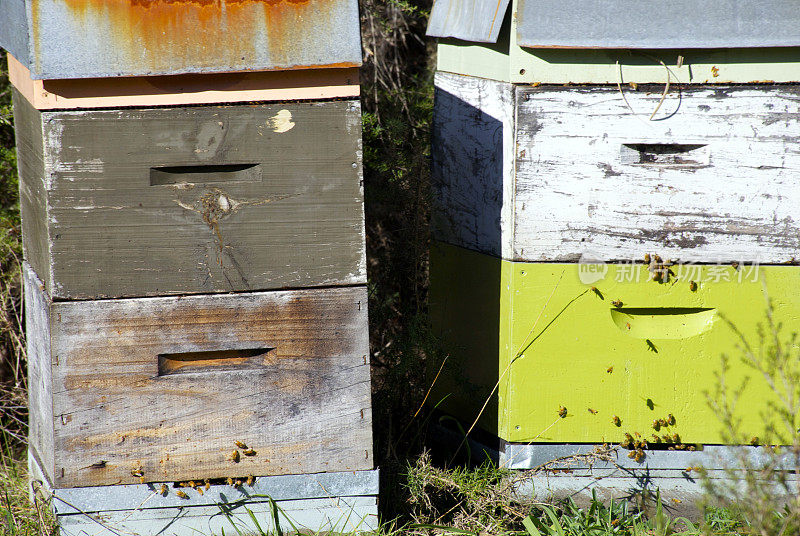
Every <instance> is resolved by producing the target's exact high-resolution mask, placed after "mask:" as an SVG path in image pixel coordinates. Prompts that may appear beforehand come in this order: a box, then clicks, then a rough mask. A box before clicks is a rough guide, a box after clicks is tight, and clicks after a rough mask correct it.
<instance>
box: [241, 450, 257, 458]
mask: <svg viewBox="0 0 800 536" xmlns="http://www.w3.org/2000/svg"><path fill="white" fill-rule="evenodd" d="M243 454H244V455H245V456H255V455H256V454H258V453H257V452H256V451H254V450H253V449H247V450H245V451H244V452H243Z"/></svg>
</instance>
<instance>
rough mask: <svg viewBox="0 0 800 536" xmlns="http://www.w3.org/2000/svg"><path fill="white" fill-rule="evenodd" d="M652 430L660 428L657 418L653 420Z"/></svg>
mask: <svg viewBox="0 0 800 536" xmlns="http://www.w3.org/2000/svg"><path fill="white" fill-rule="evenodd" d="M653 430H655V431H656V432H658V431H659V430H661V422H660V421H659V420H658V419H656V420H654V421H653Z"/></svg>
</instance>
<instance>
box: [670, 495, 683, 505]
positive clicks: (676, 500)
mask: <svg viewBox="0 0 800 536" xmlns="http://www.w3.org/2000/svg"><path fill="white" fill-rule="evenodd" d="M672 502H674V503H675V504H681V503H682V502H683V501H682V500H680V499H676V498H675V497H672Z"/></svg>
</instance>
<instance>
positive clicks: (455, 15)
mask: <svg viewBox="0 0 800 536" xmlns="http://www.w3.org/2000/svg"><path fill="white" fill-rule="evenodd" d="M508 2H509V0H435V3H434V4H433V9H432V10H431V17H430V21H429V22H428V32H427V34H428V35H430V36H433V37H455V38H457V39H463V40H465V41H476V42H479V43H496V42H497V37H498V35H499V34H500V26H501V25H502V22H503V17H504V16H505V14H506V11H507V10H508Z"/></svg>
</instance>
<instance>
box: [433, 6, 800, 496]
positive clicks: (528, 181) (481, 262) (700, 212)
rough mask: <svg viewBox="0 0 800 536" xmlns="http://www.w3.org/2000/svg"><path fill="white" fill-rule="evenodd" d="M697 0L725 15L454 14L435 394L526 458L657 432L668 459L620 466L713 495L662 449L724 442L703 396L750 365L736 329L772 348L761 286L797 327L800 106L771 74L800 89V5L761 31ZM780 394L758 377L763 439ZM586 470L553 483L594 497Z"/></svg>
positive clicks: (444, 70) (442, 158)
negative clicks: (766, 416) (441, 351)
mask: <svg viewBox="0 0 800 536" xmlns="http://www.w3.org/2000/svg"><path fill="white" fill-rule="evenodd" d="M687 4H692V6H693V7H692V8H691V11H692V13H696V14H697V18H701V17H703V13H705V12H706V11H704V10H705V9H706V8H707V7H709V6H707V5H706V4H709V3H704V2H695V3H692V2H688V3H687V2H677V3H674V5H673V4H670V5H669V6H661V4H659V6H657V8H656V7H654V6H652V5H649V4H648V3H647V2H644V3H642V5H641V6H640V5H639V4H637V6H635V8H631V7H630V6H629V5H628V4H627V3H622V2H619V3H617V2H610V3H609V2H604V3H603V4H602V6H603V9H604V10H605V11H603V15H602V16H600V15H597V14H596V13H595V11H594V10H595V9H596V8H597V9H599V7H598V6H599V5H600V3H597V2H591V1H584V2H572V3H570V2H567V5H564V3H563V2H559V3H555V2H543V3H542V2H537V3H536V4H535V5H534V3H533V2H527V1H525V0H518V1H514V2H512V4H511V6H510V9H509V13H508V15H507V16H506V18H505V20H503V15H504V13H505V11H506V7H507V6H508V3H507V2H505V3H504V2H469V3H465V2H455V1H449V0H438V1H437V3H436V4H435V6H434V9H433V12H432V16H431V23H430V27H429V33H431V34H433V35H436V36H440V37H442V38H443V39H442V40H440V42H439V49H438V50H439V55H438V72H437V74H436V78H435V85H436V96H435V99H436V100H435V110H434V127H433V142H432V143H433V187H434V192H435V206H434V210H433V215H432V227H433V238H434V242H433V244H432V246H431V313H432V321H433V325H434V328H435V330H436V332H437V334H438V335H439V336H440V337H441V339H442V341H443V344H444V346H445V349H446V350H447V352H448V354H449V358H448V361H447V363H446V365H445V369H444V371H443V372H442V375H441V376H440V377H439V380H438V381H437V384H436V387H435V389H434V390H435V395H436V396H435V397H434V399H433V400H434V402H439V401H440V400H443V402H442V403H441V405H439V406H438V408H439V409H442V410H444V411H445V412H448V413H450V414H451V415H454V416H456V417H458V418H459V419H460V420H461V421H462V422H463V423H464V425H465V426H467V427H468V426H469V425H471V424H472V423H473V421H474V420H476V419H478V416H480V419H478V424H479V426H480V428H482V429H483V431H484V432H488V435H484V436H483V437H484V440H485V439H486V438H487V437H494V438H496V440H497V441H498V442H497V443H496V445H495V447H494V452H495V453H496V455H497V456H498V459H499V461H500V462H501V463H503V464H505V465H506V466H509V467H514V468H532V467H538V466H539V465H540V464H541V463H544V462H546V461H548V460H546V459H545V457H546V456H552V457H553V458H556V457H559V456H562V455H570V454H573V453H576V452H578V451H580V450H581V449H578V448H576V444H590V445H591V444H595V445H596V444H602V443H606V442H608V443H619V442H621V441H622V440H623V438H624V434H625V433H631V434H635V433H637V432H638V433H640V434H641V435H642V436H643V437H644V438H646V439H648V440H649V441H651V442H652V448H654V449H664V450H659V451H658V452H656V453H655V454H653V456H651V457H649V458H647V459H644V460H643V461H642V463H637V462H638V460H637V462H634V461H630V463H628V460H626V463H625V464H623V465H626V467H627V466H628V465H631V470H633V469H636V468H640V469H642V470H643V471H645V472H646V471H649V470H651V469H652V470H654V471H655V472H654V473H652V474H650V473H648V475H650V476H651V477H653V478H656V479H657V477H659V476H661V477H663V478H676V479H677V480H674V481H672V482H673V483H678V484H679V485H676V486H675V490H679V492H680V493H689V492H688V491H687V489H690V488H691V490H690V491H691V493H699V490H698V488H697V486H696V483H694V484H693V483H692V482H689V481H687V480H686V479H687V475H686V474H683V473H682V470H683V469H685V467H687V465H686V463H687V462H689V458H690V457H691V456H690V454H691V453H690V452H687V451H681V452H678V451H675V450H669V451H668V450H666V449H675V448H681V449H685V448H687V447H686V445H688V444H692V448H693V449H694V448H697V447H696V445H708V444H719V443H722V442H724V437H723V435H722V434H721V427H722V424H721V423H720V422H719V421H718V419H717V417H716V416H715V415H714V413H713V412H712V411H711V410H710V409H709V408H708V406H707V401H706V397H705V395H704V394H703V392H704V391H706V390H707V391H713V390H714V385H715V381H716V376H715V373H716V372H718V371H719V370H720V367H721V362H720V357H721V355H722V354H727V355H728V356H731V357H732V363H733V369H732V371H731V372H730V378H729V379H730V381H731V382H733V383H736V381H737V380H740V379H741V378H742V377H744V376H745V375H748V374H749V375H751V376H752V375H754V372H753V371H749V369H747V368H746V367H745V366H743V365H741V364H740V363H739V361H738V360H737V359H736V357H735V356H738V355H740V354H741V351H740V350H739V349H738V346H739V345H740V344H741V340H739V339H738V337H737V335H736V333H735V332H734V331H733V329H731V325H733V326H735V327H736V328H737V329H739V330H740V331H741V334H742V335H743V336H744V337H745V338H746V339H747V341H748V342H749V343H750V344H752V345H753V347H754V349H756V350H757V349H758V348H759V335H758V329H757V324H758V323H759V322H761V323H763V322H764V320H765V311H766V299H765V293H764V285H766V288H767V290H768V293H769V296H770V297H771V298H772V300H773V308H774V316H775V319H776V321H778V322H783V323H784V325H786V326H792V325H795V324H796V323H797V322H798V316H800V302H799V301H798V300H796V299H795V295H796V292H794V290H793V289H794V287H795V285H796V284H797V281H798V278H800V268H798V267H797V266H795V264H796V259H797V258H798V257H800V255H799V254H798V253H800V242H798V236H800V233H798V231H800V229H798V225H797V223H796V221H795V218H794V217H793V210H794V207H795V206H796V205H797V203H798V202H800V190H799V189H798V188H797V187H796V185H795V184H794V182H793V180H792V177H793V176H794V175H796V174H797V172H798V171H800V155H799V154H798V152H797V151H795V150H794V149H793V147H794V146H795V145H796V144H797V142H798V141H800V106H798V104H797V102H798V89H797V87H796V86H795V85H791V84H785V85H781V84H774V83H773V82H774V81H783V82H795V81H797V80H800V71H798V64H797V57H798V56H797V50H798V49H797V48H791V47H796V46H797V45H798V38H800V34H798V32H797V30H796V28H797V26H796V25H795V24H794V23H792V22H791V20H792V19H793V17H796V16H797V13H796V12H795V11H793V10H789V11H787V9H788V8H789V7H790V6H788V3H786V2H780V1H778V2H775V3H774V5H772V6H771V7H770V8H768V9H766V10H765V11H761V8H762V7H763V6H759V15H760V14H762V13H765V12H766V13H769V16H766V18H764V19H763V20H757V21H756V20H754V21H753V22H754V24H752V25H750V24H748V23H745V21H750V20H751V19H756V18H757V17H755V14H754V13H751V12H750V11H749V10H748V9H745V8H742V9H740V10H738V11H736V10H735V9H731V10H728V7H726V6H716V7H717V9H716V10H715V11H714V17H715V18H714V21H711V22H713V24H715V25H717V26H713V27H712V28H711V29H709V28H707V27H706V23H709V21H706V20H700V21H694V20H693V21H692V23H691V25H689V26H687V25H686V24H685V20H684V19H683V18H680V17H679V16H678V12H677V11H673V9H674V10H681V13H685V12H686V9H687ZM695 4H696V5H695ZM700 4H702V5H700ZM737 5H738V3H737ZM455 6H461V7H462V8H463V9H458V10H456V9H455ZM740 7H741V6H740ZM640 9H643V10H645V11H647V12H650V11H652V10H655V11H657V12H658V13H659V17H658V18H657V19H656V18H653V19H648V18H647V17H645V16H643V15H642V12H640ZM648 10H650V11H648ZM772 16H775V17H776V18H778V19H781V20H776V21H774V22H775V29H776V31H775V32H760V30H759V29H758V28H759V24H761V23H762V22H764V23H766V21H768V20H771V19H770V17H772ZM501 20H503V22H502V24H501V23H500V21H501ZM543 21H547V23H546V24H545V23H544V22H543ZM615 21H617V22H620V24H616V22H615ZM632 21H635V22H636V24H634V23H633V22H632ZM623 22H624V23H625V24H622V23H623ZM656 22H657V24H656ZM784 22H786V24H787V25H786V26H783V23H784ZM770 24H772V23H770ZM653 25H656V26H657V27H654V26H653ZM733 27H736V28H738V31H727V30H726V31H725V32H722V31H717V30H718V29H719V28H728V29H730V28H733ZM676 28H679V29H680V31H678V30H676ZM715 28H716V30H715ZM707 30H708V31H707ZM767 34H769V36H770V38H774V39H775V40H774V41H771V42H769V43H767V42H765V41H759V36H763V35H767ZM720 36H724V42H722V41H720V40H719V38H720ZM778 45H780V46H782V47H784V48H776V47H777V46H778ZM723 46H724V47H729V48H726V49H724V50H723V49H720V48H718V47H723ZM553 47H557V48H553ZM571 47H580V48H571ZM755 47H758V48H755ZM643 49H644V50H643ZM571 84H583V85H571ZM646 254H647V255H648V256H649V257H650V260H649V262H648V263H646V262H645V255H646ZM656 255H658V256H659V257H658V258H661V262H659V263H656V261H655V260H654V259H655V258H656ZM668 261H672V263H671V265H670V266H667V267H665V266H664V265H665V264H670V263H669V262H668ZM668 270H671V271H672V273H669V274H668V275H667V271H668ZM662 275H663V276H664V277H663V278H662V277H661V276H662ZM654 276H655V277H654ZM770 396H771V390H770V389H769V388H768V387H767V385H766V384H765V383H764V382H761V381H758V378H756V381H752V382H751V384H750V386H749V388H748V390H747V391H746V393H745V394H744V395H743V399H742V403H741V404H740V406H739V412H740V415H739V416H740V417H741V418H742V419H743V424H744V426H745V427H746V428H747V429H750V430H752V431H753V435H760V434H762V432H763V431H764V425H765V421H764V420H763V418H762V416H761V415H760V409H759V408H763V401H764V400H769V399H770V398H769V397H770ZM487 401H488V404H487V405H486V407H485V408H483V406H484V402H487ZM668 415H672V416H673V417H674V420H675V424H671V425H669V426H667V427H665V428H664V429H663V430H659V431H657V430H654V429H653V423H654V421H658V420H659V419H667V417H668ZM659 428H660V427H659ZM656 432H658V434H657V435H658V436H659V437H658V439H656V438H653V437H652V434H654V433H656ZM665 432H666V434H665ZM664 435H668V436H669V439H665V438H664V437H663V436H664ZM478 437H481V436H478ZM472 450H473V451H476V450H477V451H478V452H480V449H472ZM584 454H585V452H584ZM698 456H700V455H699V454H698ZM706 461H708V460H706ZM717 463H718V462H717ZM689 465H691V463H690V464H689ZM714 467H716V468H718V467H719V465H716V466H714ZM586 469H587V470H586V471H584V473H586V474H583V473H580V474H578V473H576V474H575V476H574V477H564V478H572V480H571V481H570V482H569V483H567V484H564V483H561V484H558V485H556V486H555V487H560V489H561V490H563V489H572V490H573V491H574V490H575V489H581V488H583V487H584V486H585V485H589V486H594V485H595V484H594V482H595V477H596V476H597V475H596V474H591V467H588V468H586ZM612 469H613V468H612ZM605 476H608V475H605ZM617 476H619V475H617ZM648 478H649V477H648ZM623 480H624V478H623ZM647 482H651V481H650V480H647ZM539 484H540V485H541V488H542V489H546V488H547V486H548V485H550V484H551V482H549V481H548V482H539ZM614 485H617V486H618V488H617V490H618V491H619V489H625V488H626V487H627V488H631V486H632V488H631V489H633V488H636V487H639V486H640V485H641V482H639V483H638V484H637V482H635V479H630V477H629V480H628V481H627V482H626V483H624V485H623V484H620V483H619V482H617V483H616V484H614ZM648 486H656V487H657V486H658V484H646V485H645V487H648ZM612 487H613V486H612Z"/></svg>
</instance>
